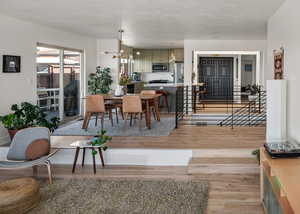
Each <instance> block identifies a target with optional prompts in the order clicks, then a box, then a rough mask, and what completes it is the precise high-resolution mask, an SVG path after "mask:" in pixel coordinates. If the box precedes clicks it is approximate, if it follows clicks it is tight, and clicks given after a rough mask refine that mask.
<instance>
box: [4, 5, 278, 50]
mask: <svg viewBox="0 0 300 214" xmlns="http://www.w3.org/2000/svg"><path fill="white" fill-rule="evenodd" d="M283 1H284V0H23V1H20V0H0V13H4V14H6V15H9V16H13V17H16V18H21V19H24V20H28V21H31V22H35V23H39V24H44V25H47V26H50V27H55V28H59V29H63V30H66V31H70V32H76V33H80V34H83V35H88V36H93V37H97V38H117V30H118V29H119V28H120V27H122V28H123V29H124V30H125V34H124V40H125V43H127V44H129V45H133V46H137V47H159V46H161V47H162V46H165V47H168V46H180V45H182V44H183V40H184V39H250V40H252V39H253V40H254V39H265V38H266V25H267V20H268V18H269V17H270V16H271V15H272V14H273V13H274V12H275V11H276V10H277V9H278V8H279V6H280V5H281V4H282V2H283Z"/></svg>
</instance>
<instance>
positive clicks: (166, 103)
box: [156, 90, 170, 113]
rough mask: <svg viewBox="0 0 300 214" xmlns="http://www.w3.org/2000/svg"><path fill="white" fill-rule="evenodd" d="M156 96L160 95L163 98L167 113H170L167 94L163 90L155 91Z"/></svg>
mask: <svg viewBox="0 0 300 214" xmlns="http://www.w3.org/2000/svg"><path fill="white" fill-rule="evenodd" d="M156 94H161V95H162V97H163V98H164V102H165V105H166V107H167V109H168V113H170V109H169V101H168V96H169V93H168V92H167V91H165V90H156Z"/></svg>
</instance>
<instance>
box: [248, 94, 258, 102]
mask: <svg viewBox="0 0 300 214" xmlns="http://www.w3.org/2000/svg"><path fill="white" fill-rule="evenodd" d="M256 99H257V95H248V100H249V101H250V102H251V101H256Z"/></svg>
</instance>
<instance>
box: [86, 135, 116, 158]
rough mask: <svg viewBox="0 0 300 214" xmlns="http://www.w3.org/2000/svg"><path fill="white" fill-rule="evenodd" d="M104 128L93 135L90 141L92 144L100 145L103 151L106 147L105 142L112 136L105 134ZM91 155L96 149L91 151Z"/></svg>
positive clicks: (94, 153)
mask: <svg viewBox="0 0 300 214" xmlns="http://www.w3.org/2000/svg"><path fill="white" fill-rule="evenodd" d="M106 133H107V132H106V130H101V131H100V132H99V134H98V135H96V136H94V138H93V139H92V141H91V145H92V146H101V147H102V149H103V150H104V151H105V150H106V149H107V146H106V143H107V142H109V141H111V139H112V137H110V136H108V135H106ZM92 154H93V155H96V154H97V151H96V150H93V151H92Z"/></svg>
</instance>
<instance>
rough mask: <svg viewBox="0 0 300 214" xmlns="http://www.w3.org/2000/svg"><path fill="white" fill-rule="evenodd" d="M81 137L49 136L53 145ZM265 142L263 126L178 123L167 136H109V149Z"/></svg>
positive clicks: (258, 144) (256, 145)
mask: <svg viewBox="0 0 300 214" xmlns="http://www.w3.org/2000/svg"><path fill="white" fill-rule="evenodd" d="M87 138H89V137H84V136H81V137H80V136H53V137H52V139H51V142H52V143H53V144H54V145H55V146H56V147H60V146H61V147H67V146H68V145H69V144H70V143H71V142H73V141H74V140H78V139H87ZM264 141H265V127H236V128H234V129H231V128H229V127H218V126H207V127H199V126H187V125H184V126H180V127H179V128H178V129H174V130H173V131H172V133H171V134H170V135H169V136H163V137H162V136H160V137H113V140H112V142H111V143H110V144H109V147H110V148H161V149H231V148H234V149H239V148H251V149H255V148H259V147H261V146H262V145H263V143H264Z"/></svg>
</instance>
